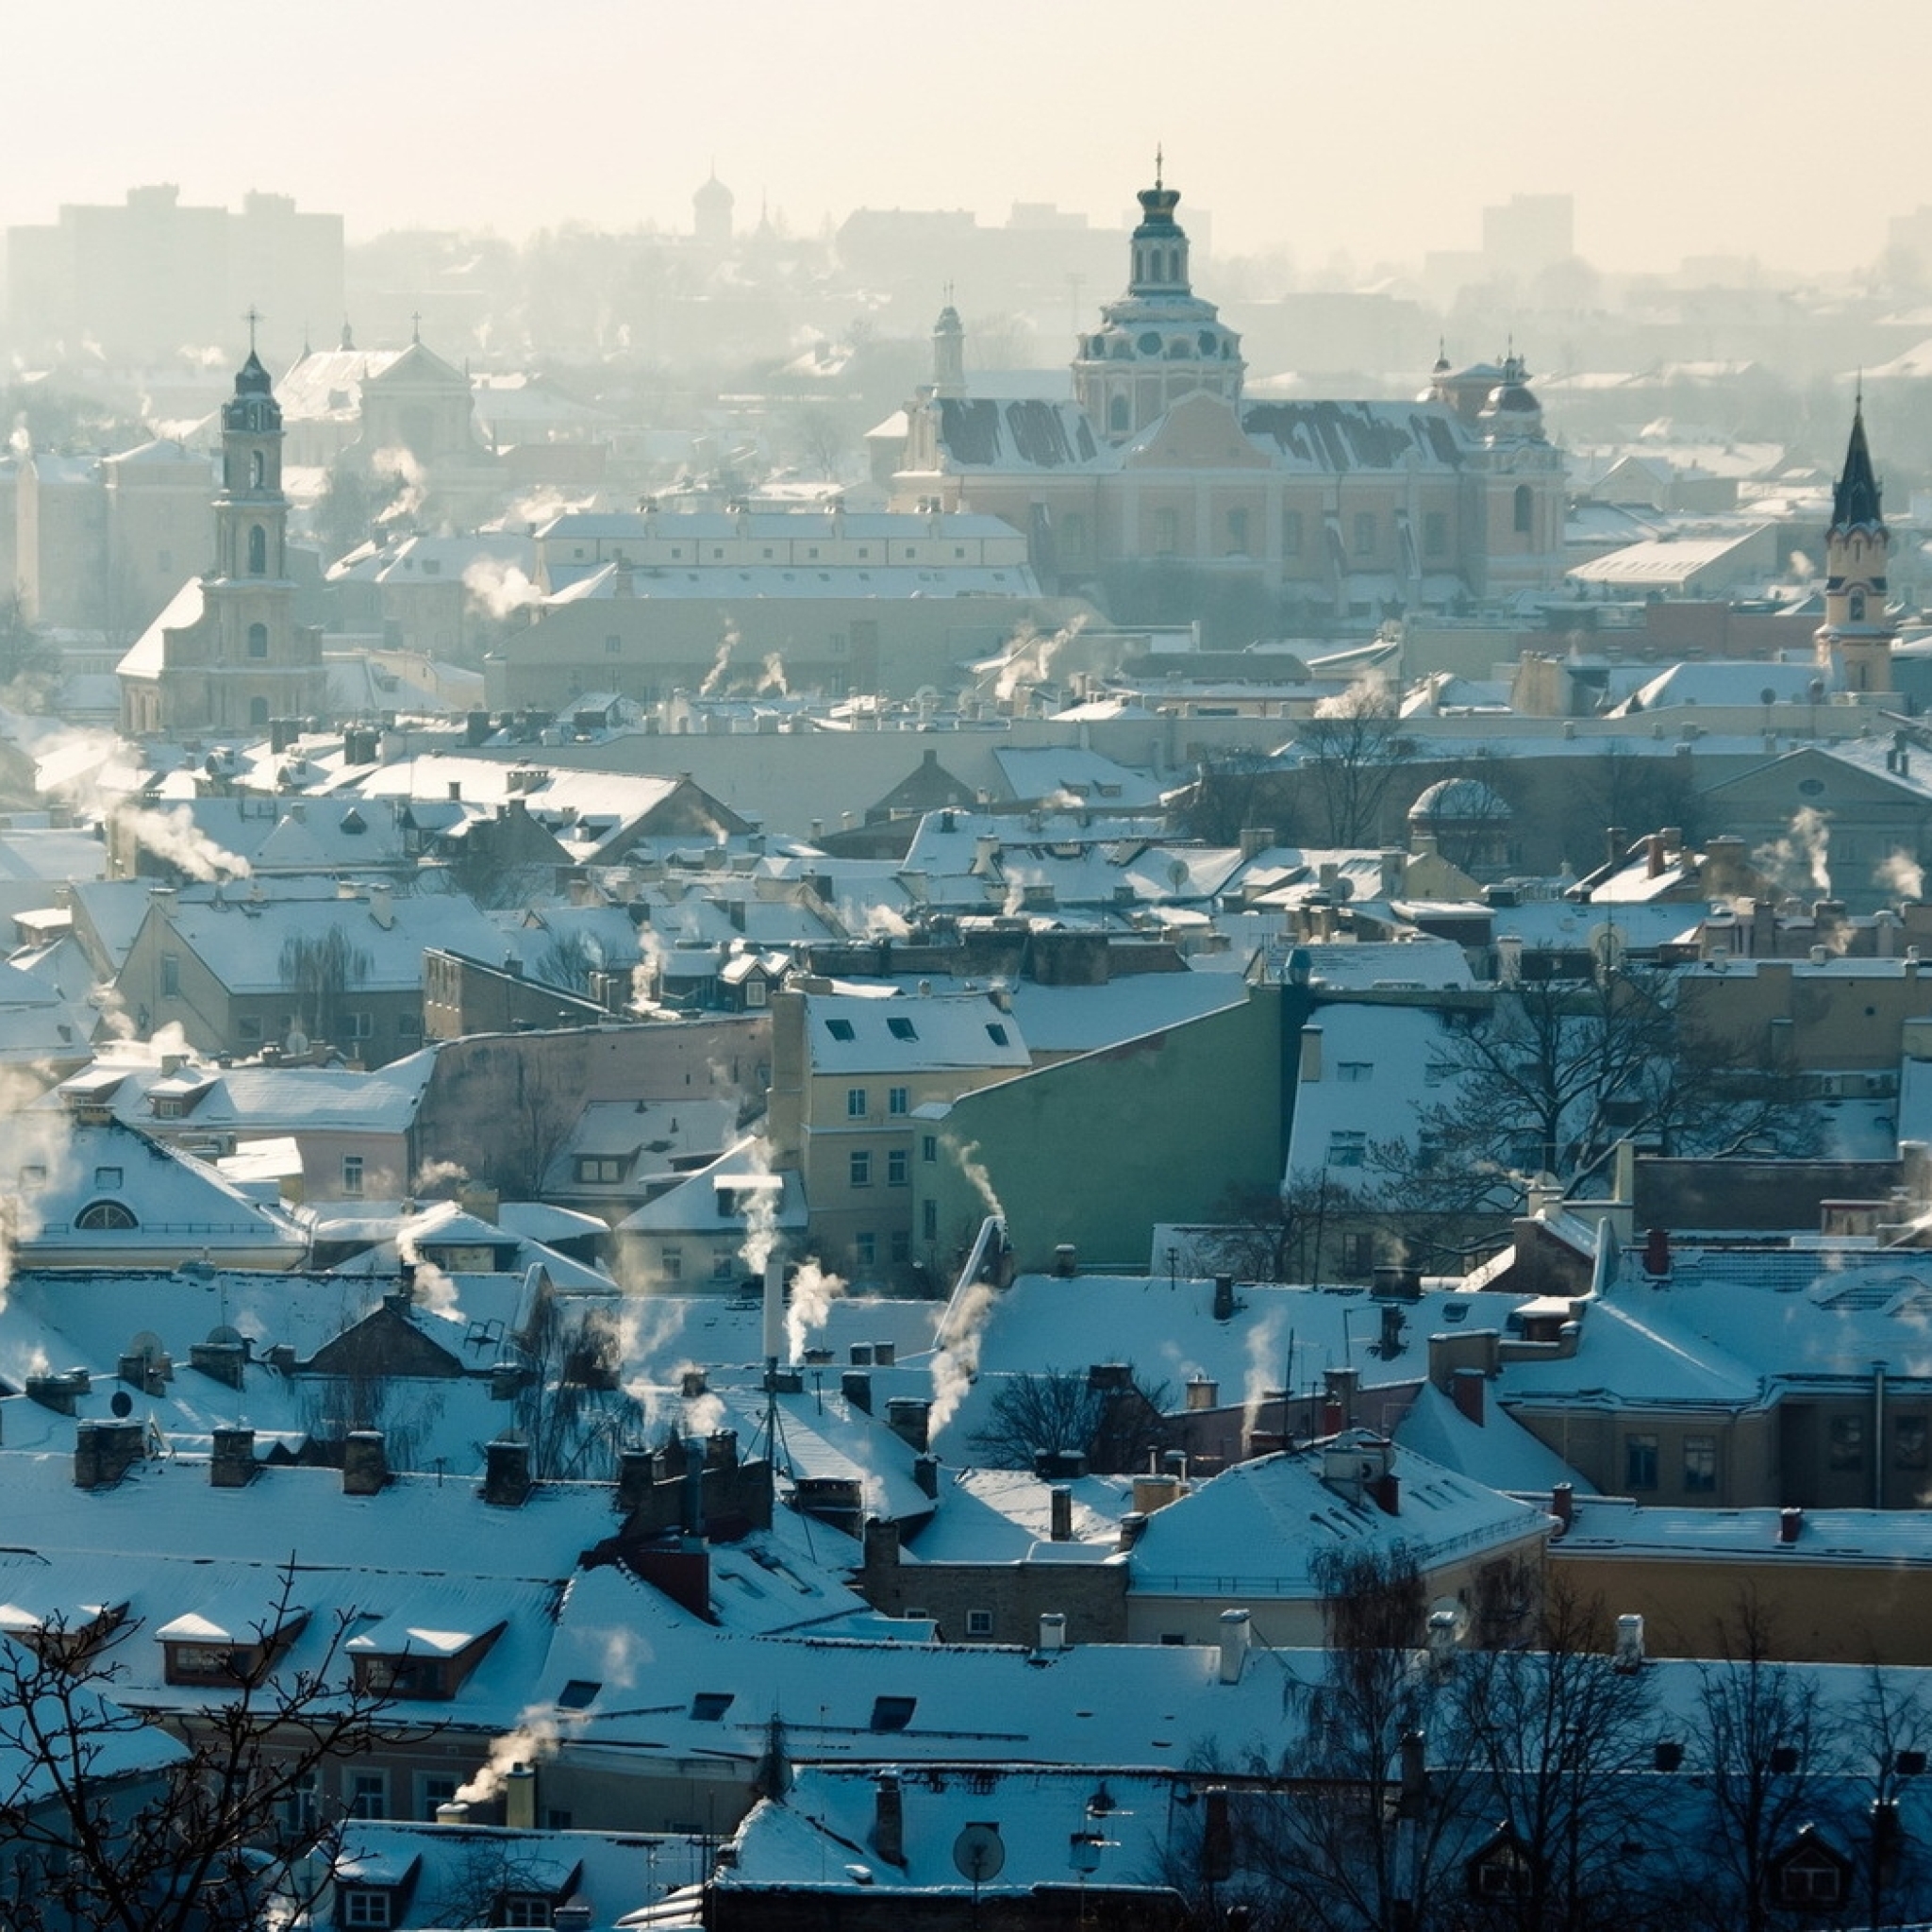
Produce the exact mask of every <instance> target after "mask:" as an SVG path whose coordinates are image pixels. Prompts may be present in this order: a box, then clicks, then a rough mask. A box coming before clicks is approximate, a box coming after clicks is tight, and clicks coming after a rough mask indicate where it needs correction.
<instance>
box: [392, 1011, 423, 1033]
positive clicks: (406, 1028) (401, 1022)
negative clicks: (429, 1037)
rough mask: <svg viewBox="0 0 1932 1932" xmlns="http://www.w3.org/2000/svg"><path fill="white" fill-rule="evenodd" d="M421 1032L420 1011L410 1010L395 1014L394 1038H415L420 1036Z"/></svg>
mask: <svg viewBox="0 0 1932 1932" xmlns="http://www.w3.org/2000/svg"><path fill="white" fill-rule="evenodd" d="M422 1032H423V1015H422V1014H421V1013H418V1012H413V1011H411V1012H408V1013H398V1014H397V1015H396V1038H397V1039H398V1040H415V1039H418V1038H419V1037H420V1036H421V1034H422Z"/></svg>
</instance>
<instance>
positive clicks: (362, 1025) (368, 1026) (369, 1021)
mask: <svg viewBox="0 0 1932 1932" xmlns="http://www.w3.org/2000/svg"><path fill="white" fill-rule="evenodd" d="M336 1038H337V1039H338V1040H373V1039H374V1038H375V1014H374V1013H344V1014H343V1015H342V1019H341V1025H339V1026H338V1027H337V1028H336Z"/></svg>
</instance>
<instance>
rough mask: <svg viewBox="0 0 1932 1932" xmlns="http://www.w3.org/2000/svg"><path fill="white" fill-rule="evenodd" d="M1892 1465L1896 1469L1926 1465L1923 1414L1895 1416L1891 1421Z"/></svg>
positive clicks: (1920, 1467)
mask: <svg viewBox="0 0 1932 1932" xmlns="http://www.w3.org/2000/svg"><path fill="white" fill-rule="evenodd" d="M1891 1466H1892V1467H1893V1468H1894V1469H1924V1467H1925V1418H1924V1416H1922V1415H1901V1416H1894V1417H1893V1418H1892V1423H1891Z"/></svg>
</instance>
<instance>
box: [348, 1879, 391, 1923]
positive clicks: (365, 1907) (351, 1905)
mask: <svg viewBox="0 0 1932 1932" xmlns="http://www.w3.org/2000/svg"><path fill="white" fill-rule="evenodd" d="M340 1897H341V1907H342V1924H344V1925H389V1924H392V1923H393V1917H392V1914H393V1910H394V1900H393V1898H392V1896H391V1893H389V1892H387V1891H382V1890H377V1889H376V1888H375V1887H374V1886H366V1885H345V1886H343V1887H342V1889H341V1893H340Z"/></svg>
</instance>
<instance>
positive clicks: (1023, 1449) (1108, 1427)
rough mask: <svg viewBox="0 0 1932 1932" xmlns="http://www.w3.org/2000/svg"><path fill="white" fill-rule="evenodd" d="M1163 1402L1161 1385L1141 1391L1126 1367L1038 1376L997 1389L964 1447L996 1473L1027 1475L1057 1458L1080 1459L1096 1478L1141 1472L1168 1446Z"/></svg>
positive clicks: (1012, 1379) (1048, 1371)
mask: <svg viewBox="0 0 1932 1932" xmlns="http://www.w3.org/2000/svg"><path fill="white" fill-rule="evenodd" d="M1167 1396H1168V1390H1167V1384H1166V1383H1165V1382H1160V1383H1157V1384H1154V1385H1152V1386H1149V1385H1147V1384H1144V1383H1142V1382H1141V1381H1139V1380H1137V1379H1136V1377H1135V1375H1134V1372H1133V1368H1132V1366H1131V1365H1129V1366H1127V1367H1126V1368H1125V1369H1122V1370H1114V1369H1112V1368H1108V1369H1106V1370H1104V1371H1102V1372H1098V1373H1096V1372H1095V1371H1093V1370H1082V1369H1055V1368H1048V1369H1042V1370H1041V1371H1040V1372H1039V1373H1038V1374H1021V1375H1013V1376H1010V1377H1008V1379H1007V1380H1006V1381H1004V1382H1003V1383H1002V1384H1001V1386H1000V1388H999V1391H998V1392H997V1393H996V1394H995V1395H994V1396H993V1398H992V1401H991V1405H990V1407H989V1408H988V1412H987V1419H986V1421H985V1422H984V1423H983V1424H981V1425H980V1426H979V1427H978V1428H976V1429H974V1431H973V1433H972V1434H971V1435H970V1436H969V1437H968V1438H967V1441H968V1442H969V1443H970V1444H971V1445H972V1447H973V1449H974V1452H975V1453H976V1454H977V1455H980V1456H982V1457H985V1458H986V1460H987V1461H988V1463H989V1464H991V1466H992V1467H993V1468H995V1469H1031V1468H1032V1467H1033V1463H1034V1458H1035V1457H1038V1456H1041V1455H1044V1454H1048V1453H1051V1452H1053V1451H1056V1450H1061V1451H1071V1452H1073V1453H1074V1454H1076V1455H1081V1456H1085V1457H1087V1459H1088V1462H1089V1464H1090V1466H1091V1468H1093V1469H1094V1470H1096V1471H1102V1472H1114V1473H1119V1472H1124V1471H1127V1470H1134V1469H1141V1468H1144V1467H1145V1466H1146V1458H1147V1454H1148V1452H1149V1451H1150V1450H1154V1449H1158V1448H1160V1447H1162V1446H1163V1445H1164V1444H1165V1442H1166V1441H1167V1427H1166V1423H1165V1420H1164V1416H1165V1410H1166V1406H1167Z"/></svg>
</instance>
